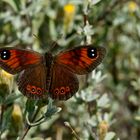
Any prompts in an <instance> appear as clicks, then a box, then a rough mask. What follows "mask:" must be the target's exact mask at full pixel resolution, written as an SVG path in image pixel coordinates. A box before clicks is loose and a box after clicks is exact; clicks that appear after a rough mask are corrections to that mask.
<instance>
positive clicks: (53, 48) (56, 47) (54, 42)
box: [50, 34, 64, 52]
mask: <svg viewBox="0 0 140 140" xmlns="http://www.w3.org/2000/svg"><path fill="white" fill-rule="evenodd" d="M62 37H64V35H63V34H59V36H58V39H57V40H56V41H52V43H51V47H50V52H52V51H56V50H57V49H60V48H59V45H58V43H57V42H58V40H59V39H61V38H62Z"/></svg>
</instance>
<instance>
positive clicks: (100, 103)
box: [97, 94, 109, 108]
mask: <svg viewBox="0 0 140 140" xmlns="http://www.w3.org/2000/svg"><path fill="white" fill-rule="evenodd" d="M108 105H109V98H108V96H107V94H104V95H103V96H102V97H101V98H100V99H99V100H98V101H97V106H98V107H101V108H104V107H107V106H108Z"/></svg>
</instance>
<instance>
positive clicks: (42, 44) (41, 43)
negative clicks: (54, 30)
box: [33, 34, 45, 48]
mask: <svg viewBox="0 0 140 140" xmlns="http://www.w3.org/2000/svg"><path fill="white" fill-rule="evenodd" d="M33 37H34V38H35V39H37V40H38V41H39V43H40V45H41V47H42V48H43V46H45V43H43V42H41V41H40V38H39V37H38V36H37V35H35V34H33Z"/></svg>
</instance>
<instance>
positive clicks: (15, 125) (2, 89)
mask: <svg viewBox="0 0 140 140" xmlns="http://www.w3.org/2000/svg"><path fill="white" fill-rule="evenodd" d="M54 41H55V42H57V44H58V45H59V46H57V47H56V48H55V50H54V52H59V51H62V50H67V49H68V48H73V47H74V46H77V45H81V44H84V43H89V44H94V45H95V46H96V45H97V46H104V47H105V48H106V50H107V54H106V57H105V59H104V60H103V62H102V64H101V65H100V66H99V67H98V68H97V69H96V70H95V71H93V72H92V73H90V74H88V75H86V76H80V77H79V76H78V77H79V82H80V90H79V92H78V93H76V95H75V96H73V97H72V98H71V99H69V100H68V101H64V102H62V101H57V102H56V101H54V102H53V105H54V106H55V107H56V108H58V107H59V108H61V111H60V112H57V111H56V112H57V113H56V112H55V113H54V114H53V113H52V116H51V118H50V119H48V120H46V121H45V122H44V123H41V124H40V125H37V126H35V127H31V128H30V130H29V131H28V132H27V134H26V138H25V139H26V140H30V139H34V140H75V139H76V140H79V139H80V140H104V139H105V140H112V139H113V140H114V139H121V140H140V1H139V0H133V1H132V0H111V1H110V0H51V1H50V0H0V47H8V46H10V47H15V46H18V47H20V48H26V49H27V48H29V49H33V50H35V51H38V52H43V51H44V50H45V51H46V50H49V49H50V47H51V45H52V43H53V42H54ZM15 81H16V77H13V76H12V75H10V74H8V73H6V72H5V71H3V70H2V69H0V114H1V115H0V117H1V118H0V130H1V131H0V132H1V133H0V135H1V139H2V140H16V139H17V138H18V136H21V135H23V134H25V131H26V130H25V127H26V126H27V125H26V122H27V118H26V113H25V112H28V113H29V114H30V113H32V111H33V110H34V108H33V106H32V107H31V104H32V103H33V102H34V101H30V100H27V98H26V97H24V96H23V95H21V93H20V92H19V91H18V90H17V85H16V82H15ZM42 102H43V103H42ZM46 102H47V101H46ZM46 102H45V103H44V101H40V103H39V104H43V105H41V107H40V110H41V111H40V112H42V111H44V109H46V105H47V103H46ZM33 104H34V103H33ZM59 108H58V109H59ZM30 115H31V114H30ZM20 140H22V139H20Z"/></svg>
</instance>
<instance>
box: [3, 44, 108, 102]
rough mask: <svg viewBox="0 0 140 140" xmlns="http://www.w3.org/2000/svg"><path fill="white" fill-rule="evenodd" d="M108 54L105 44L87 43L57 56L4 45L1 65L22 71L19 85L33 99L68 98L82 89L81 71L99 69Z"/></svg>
mask: <svg viewBox="0 0 140 140" xmlns="http://www.w3.org/2000/svg"><path fill="white" fill-rule="evenodd" d="M105 54H106V49H105V48H104V47H94V46H92V45H84V46H79V47H75V48H74V49H71V50H67V51H62V52H60V53H59V54H57V55H55V56H53V55H52V54H51V53H50V52H46V53H45V54H40V53H38V52H35V51H32V50H27V49H18V48H14V47H8V48H0V67H1V68H2V69H4V70H5V71H7V72H8V73H10V74H17V73H19V77H18V83H17V84H18V89H19V91H20V92H21V93H23V94H24V95H25V96H27V97H28V98H31V99H43V98H48V97H51V98H52V99H58V100H67V99H69V98H70V97H72V96H73V95H74V94H75V93H76V92H77V91H78V89H79V82H78V79H77V76H76V75H77V74H78V75H84V74H87V73H89V72H91V71H92V70H93V69H95V68H96V67H97V66H98V65H99V64H100V63H101V62H102V60H103V58H104V57H105Z"/></svg>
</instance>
